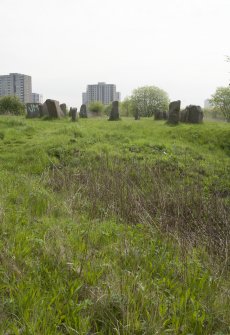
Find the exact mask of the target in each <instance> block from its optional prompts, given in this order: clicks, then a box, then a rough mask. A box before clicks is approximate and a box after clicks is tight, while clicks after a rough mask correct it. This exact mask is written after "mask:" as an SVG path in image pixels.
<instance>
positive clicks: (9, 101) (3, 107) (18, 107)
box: [0, 96, 25, 115]
mask: <svg viewBox="0 0 230 335" xmlns="http://www.w3.org/2000/svg"><path fill="white" fill-rule="evenodd" d="M24 113H25V106H24V104H22V103H21V102H20V100H19V99H18V98H17V97H14V96H6V97H2V98H0V114H14V115H22V114H24Z"/></svg>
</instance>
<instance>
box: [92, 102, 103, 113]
mask: <svg viewBox="0 0 230 335" xmlns="http://www.w3.org/2000/svg"><path fill="white" fill-rule="evenodd" d="M88 108H89V111H90V112H93V113H96V114H99V115H102V114H103V112H104V108H105V107H104V105H103V104H102V103H101V102H100V101H94V102H91V103H90V105H89V107H88Z"/></svg>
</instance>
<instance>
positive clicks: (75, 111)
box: [69, 107, 77, 122]
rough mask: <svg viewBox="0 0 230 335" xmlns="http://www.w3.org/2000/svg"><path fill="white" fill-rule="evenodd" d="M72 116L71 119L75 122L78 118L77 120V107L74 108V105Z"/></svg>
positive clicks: (71, 109) (71, 111)
mask: <svg viewBox="0 0 230 335" xmlns="http://www.w3.org/2000/svg"><path fill="white" fill-rule="evenodd" d="M69 114H70V116H71V120H72V121H73V122H75V121H76V120H77V108H73V107H71V108H70V113H69Z"/></svg>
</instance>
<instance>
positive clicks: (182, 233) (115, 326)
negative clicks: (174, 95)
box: [0, 118, 230, 335]
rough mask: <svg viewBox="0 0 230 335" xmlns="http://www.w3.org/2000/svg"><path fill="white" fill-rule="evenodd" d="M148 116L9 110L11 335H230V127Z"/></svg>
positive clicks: (5, 295)
mask: <svg viewBox="0 0 230 335" xmlns="http://www.w3.org/2000/svg"><path fill="white" fill-rule="evenodd" d="M151 122H152V123H150V122H149V123H148V122H147V121H145V120H141V121H140V123H135V122H134V121H132V120H122V121H121V122H119V126H117V124H111V123H108V122H107V121H103V120H80V121H79V122H78V123H77V124H75V125H73V124H69V123H68V122H67V120H63V121H57V122H55V121H53V122H48V121H47V122H42V121H36V120H24V119H17V120H16V119H15V120H14V119H11V120H10V119H9V118H0V132H2V133H4V136H3V138H2V139H0V149H1V151H0V163H1V170H0V179H1V183H0V236H1V238H0V302H1V303H0V333H1V334H4V335H14V334H26V335H27V334H36V335H37V334H38V335H43V334H47V335H48V334H85V335H86V334H91V335H92V334H106V335H107V334H111V335H114V334H122V335H131V334H132V335H133V334H149V335H150V334H151V335H152V334H178V335H179V334H184V335H188V334H194V335H203V334H205V335H210V334H212V335H220V334H222V335H223V334H224V335H227V334H229V333H230V324H229V289H230V286H229V278H228V275H229V269H228V266H229V217H230V215H229V190H230V187H229V186H230V185H229V179H228V178H227V177H228V176H229V165H228V163H229V152H228V141H227V140H226V139H227V134H228V133H229V128H227V125H225V124H223V125H218V124H216V125H213V124H212V125H210V126H209V125H203V126H200V127H199V126H194V127H193V126H179V127H178V128H170V127H167V126H165V125H164V124H163V123H154V122H153V121H151ZM221 129H222V130H221ZM217 134H219V136H218V137H217V138H216V135H217ZM191 137H193V140H192V139H191ZM196 141H198V142H196ZM198 144H199V145H198Z"/></svg>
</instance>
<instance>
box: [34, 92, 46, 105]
mask: <svg viewBox="0 0 230 335" xmlns="http://www.w3.org/2000/svg"><path fill="white" fill-rule="evenodd" d="M32 102H35V103H40V104H42V103H43V96H42V95H41V94H38V93H32Z"/></svg>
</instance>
